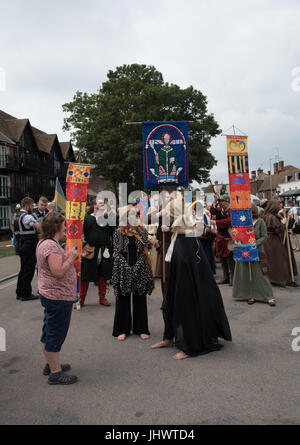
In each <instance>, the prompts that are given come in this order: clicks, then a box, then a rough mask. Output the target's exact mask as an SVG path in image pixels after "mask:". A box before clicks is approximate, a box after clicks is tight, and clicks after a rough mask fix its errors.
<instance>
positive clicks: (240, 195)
mask: <svg viewBox="0 0 300 445" xmlns="http://www.w3.org/2000/svg"><path fill="white" fill-rule="evenodd" d="M227 157H228V173H229V190H230V207H231V222H232V240H233V247H234V258H235V260H236V261H244V262H251V261H258V260H259V255H258V249H257V245H256V239H255V233H254V227H253V221H252V212H251V191H250V180H249V166H248V144H247V136H227Z"/></svg>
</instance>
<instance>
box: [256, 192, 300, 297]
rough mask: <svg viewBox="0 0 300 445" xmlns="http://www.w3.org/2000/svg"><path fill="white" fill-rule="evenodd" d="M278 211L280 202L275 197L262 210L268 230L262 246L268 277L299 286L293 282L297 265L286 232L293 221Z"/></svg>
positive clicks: (292, 286)
mask: <svg viewBox="0 0 300 445" xmlns="http://www.w3.org/2000/svg"><path fill="white" fill-rule="evenodd" d="M279 212H280V202H279V201H278V200H277V199H272V200H270V201H268V203H267V204H266V206H265V210H264V221H265V223H266V226H267V231H268V239H267V241H266V243H265V246H264V247H265V254H266V260H267V264H268V277H269V279H270V281H271V283H273V284H277V285H279V286H284V287H289V288H299V287H298V285H297V284H296V282H295V276H296V275H297V265H296V262H295V257H294V252H293V249H292V246H291V241H290V238H289V234H288V228H290V227H292V226H293V223H294V221H293V220H289V219H287V217H282V216H281V215H280V214H279Z"/></svg>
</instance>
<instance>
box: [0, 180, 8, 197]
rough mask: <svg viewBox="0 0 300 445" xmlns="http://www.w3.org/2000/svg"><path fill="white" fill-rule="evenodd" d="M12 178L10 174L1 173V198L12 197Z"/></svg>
mask: <svg viewBox="0 0 300 445" xmlns="http://www.w3.org/2000/svg"><path fill="white" fill-rule="evenodd" d="M9 186H10V180H9V176H2V175H0V198H9V197H10V188H9Z"/></svg>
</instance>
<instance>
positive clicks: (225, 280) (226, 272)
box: [217, 258, 229, 284]
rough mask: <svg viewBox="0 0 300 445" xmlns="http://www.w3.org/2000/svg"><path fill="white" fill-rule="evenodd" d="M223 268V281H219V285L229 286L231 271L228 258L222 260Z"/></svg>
mask: <svg viewBox="0 0 300 445" xmlns="http://www.w3.org/2000/svg"><path fill="white" fill-rule="evenodd" d="M221 266H222V270H223V280H221V281H219V282H218V283H217V284H228V283H229V269H228V264H227V262H226V258H221Z"/></svg>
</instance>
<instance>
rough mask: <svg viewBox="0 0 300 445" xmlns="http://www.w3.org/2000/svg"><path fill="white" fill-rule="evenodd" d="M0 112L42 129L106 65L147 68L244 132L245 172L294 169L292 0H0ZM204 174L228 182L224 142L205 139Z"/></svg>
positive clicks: (296, 52) (299, 102)
mask: <svg viewBox="0 0 300 445" xmlns="http://www.w3.org/2000/svg"><path fill="white" fill-rule="evenodd" d="M1 3H2V5H1V15H2V17H4V18H5V20H2V21H1V28H0V42H1V45H0V109H2V110H4V111H6V112H7V113H9V114H12V115H13V116H16V117H18V118H25V117H26V118H29V120H30V122H31V124H32V125H33V126H35V127H38V128H40V129H41V130H43V131H46V132H47V133H57V135H58V138H59V140H60V141H66V140H69V137H70V135H69V133H67V132H63V131H62V126H63V119H64V117H65V114H64V113H63V111H62V105H63V104H64V103H66V102H70V101H71V100H72V98H73V96H74V94H75V92H76V91H83V92H87V93H94V92H97V91H98V89H99V88H100V87H101V84H102V83H103V82H105V81H106V79H107V77H106V75H107V72H108V71H109V70H110V69H112V70H114V69H115V68H116V67H117V66H121V65H123V64H131V63H141V64H146V65H153V66H155V68H156V69H157V70H158V71H160V72H161V73H162V74H163V77H164V80H165V82H169V83H174V84H177V85H179V86H180V87H181V88H186V87H188V86H190V85H192V86H193V87H194V88H196V89H198V90H200V91H201V92H202V93H203V94H204V95H205V96H206V97H207V100H208V112H209V113H213V114H214V116H215V119H216V120H217V122H218V123H219V126H220V128H221V129H222V130H223V132H226V130H227V129H229V128H230V127H231V126H232V125H233V124H234V125H235V126H236V127H237V128H239V129H240V130H241V131H242V132H243V133H244V134H247V135H248V138H249V139H248V152H249V166H250V170H254V169H258V168H263V169H264V170H265V171H268V170H270V159H271V158H273V159H272V160H271V164H273V163H274V162H275V161H276V159H274V158H276V157H277V160H284V162H285V165H287V164H293V165H295V166H296V167H299V168H300V162H299V145H300V144H299V142H300V125H299V117H300V27H299V23H300V2H299V1H298V0H280V1H279V0H264V1H257V0H243V1H242V2H241V1H240V0H226V1H224V0H209V1H208V0H185V1H182V0H181V1H178V0H128V1H125V0H85V2H82V1H81V0H80V1H79V0H59V1H57V0H52V1H51V2H41V1H40V0H38V1H37V0H27V1H26V2H24V1H23V0H22V1H21V0H14V1H12V2H5V4H4V2H1ZM211 152H212V153H213V154H214V156H215V158H216V159H217V161H218V164H217V166H216V167H214V168H213V169H212V170H211V180H212V181H213V182H214V181H216V180H218V181H219V182H224V183H226V182H228V172H227V163H226V140H225V137H224V136H221V135H220V136H218V137H216V138H213V139H212V141H211Z"/></svg>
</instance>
